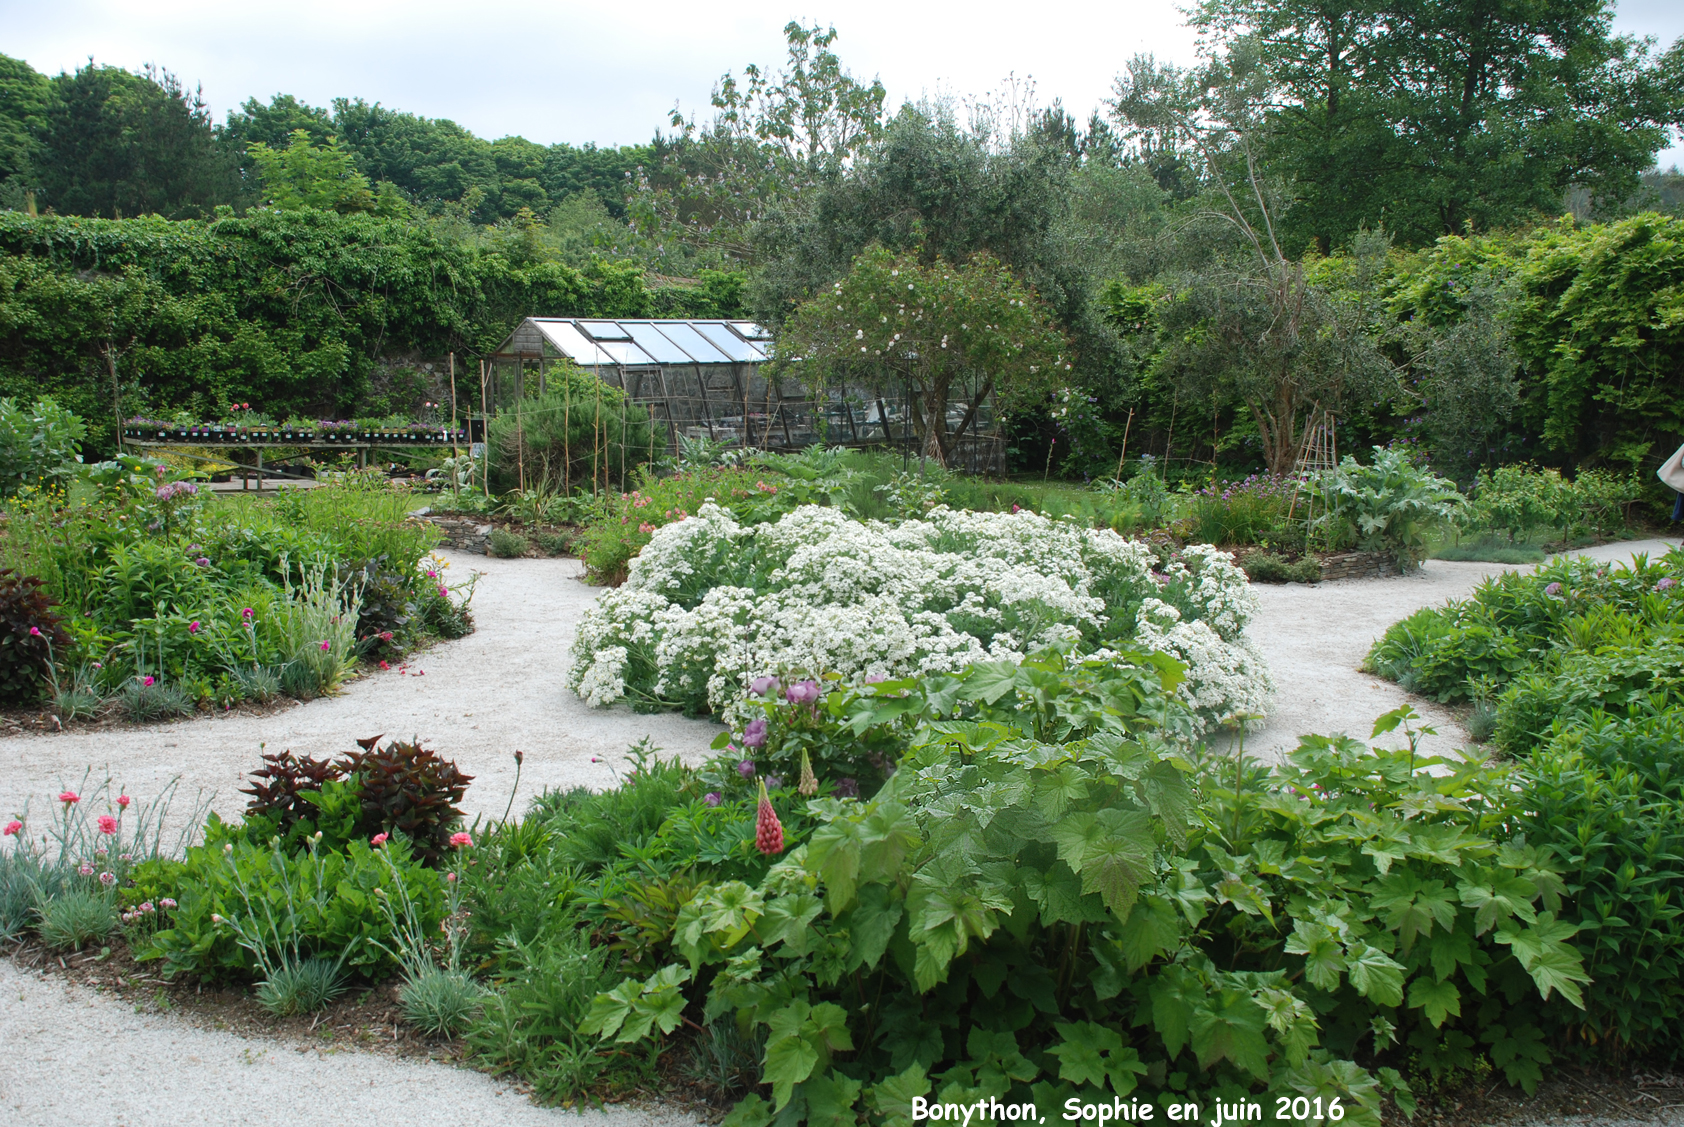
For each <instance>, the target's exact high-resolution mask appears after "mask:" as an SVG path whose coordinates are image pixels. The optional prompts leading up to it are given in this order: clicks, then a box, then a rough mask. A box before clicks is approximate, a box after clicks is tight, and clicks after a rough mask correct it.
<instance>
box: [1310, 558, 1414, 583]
mask: <svg viewBox="0 0 1684 1127" xmlns="http://www.w3.org/2000/svg"><path fill="white" fill-rule="evenodd" d="M1319 558H1320V559H1321V577H1322V581H1323V582H1324V583H1325V582H1327V581H1328V580H1330V579H1373V578H1379V577H1383V576H1387V575H1402V574H1403V570H1402V569H1401V568H1399V567H1398V565H1397V560H1396V558H1394V557H1392V556H1390V555H1387V554H1386V553H1385V552H1330V553H1328V554H1327V555H1325V556H1321V557H1319Z"/></svg>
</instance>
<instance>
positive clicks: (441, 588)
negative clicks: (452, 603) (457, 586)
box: [439, 587, 450, 599]
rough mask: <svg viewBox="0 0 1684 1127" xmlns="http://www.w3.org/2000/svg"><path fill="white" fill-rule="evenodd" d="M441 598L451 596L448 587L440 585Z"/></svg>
mask: <svg viewBox="0 0 1684 1127" xmlns="http://www.w3.org/2000/svg"><path fill="white" fill-rule="evenodd" d="M439 598H441V599H448V598H450V591H449V590H447V589H446V588H444V587H440V588H439Z"/></svg>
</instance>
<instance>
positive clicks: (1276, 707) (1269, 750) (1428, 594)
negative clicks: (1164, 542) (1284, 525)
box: [1245, 540, 1678, 759]
mask: <svg viewBox="0 0 1684 1127" xmlns="http://www.w3.org/2000/svg"><path fill="white" fill-rule="evenodd" d="M1677 545H1678V541H1677V540H1628V541H1624V542H1621V543H1615V544H1603V545H1600V546H1598V547H1595V548H1586V549H1583V550H1582V551H1578V552H1574V553H1572V554H1573V555H1583V556H1590V557H1592V558H1593V559H1598V560H1603V561H1605V562H1614V561H1620V562H1624V561H1628V560H1630V559H1631V557H1632V556H1633V555H1635V554H1637V553H1639V552H1646V553H1648V554H1649V555H1650V556H1651V557H1654V556H1659V555H1661V554H1663V553H1665V552H1666V551H1667V550H1668V549H1670V548H1673V547H1676V546H1677ZM1529 569H1530V565H1520V566H1510V565H1505V564H1490V563H1453V562H1450V561H1448V560H1428V561H1427V562H1426V563H1425V564H1424V565H1423V566H1422V568H1421V570H1420V571H1419V572H1417V573H1415V574H1414V575H1408V576H1404V577H1401V578H1398V577H1393V578H1389V579H1344V580H1339V581H1337V582H1333V583H1323V584H1320V585H1318V586H1315V587H1307V586H1305V585H1303V584H1301V583H1286V584H1280V585H1268V584H1258V585H1257V586H1256V587H1254V588H1253V590H1255V591H1256V592H1257V597H1258V599H1259V601H1260V602H1261V603H1262V613H1261V614H1260V615H1259V616H1258V617H1257V619H1256V620H1255V621H1253V622H1252V624H1251V627H1250V634H1251V636H1252V637H1253V638H1255V639H1256V640H1257V643H1258V645H1259V646H1260V647H1261V648H1262V650H1263V656H1264V657H1265V658H1266V659H1267V660H1268V663H1269V671H1270V672H1271V673H1272V674H1273V675H1274V679H1275V698H1274V700H1273V701H1272V702H1271V705H1270V709H1269V716H1268V719H1267V720H1266V721H1265V722H1264V727H1263V729H1262V731H1260V732H1252V733H1250V734H1248V735H1247V736H1246V745H1245V746H1246V752H1247V754H1253V753H1255V754H1257V755H1259V756H1260V757H1264V758H1269V759H1274V758H1278V757H1279V756H1281V755H1282V754H1283V753H1285V752H1287V751H1290V750H1292V749H1293V748H1294V747H1296V746H1298V737H1299V736H1300V735H1302V734H1305V733H1310V732H1314V733H1317V734H1320V735H1326V736H1331V735H1334V734H1336V733H1339V732H1345V733H1347V734H1348V735H1352V736H1355V737H1357V738H1358V739H1366V738H1367V737H1368V733H1369V732H1370V731H1371V730H1372V725H1373V722H1374V718H1375V717H1376V716H1379V715H1381V714H1382V713H1385V712H1390V711H1391V710H1392V709H1394V708H1397V707H1398V706H1399V705H1402V704H1405V703H1408V704H1413V705H1414V706H1415V711H1417V712H1419V713H1421V715H1422V716H1423V717H1424V718H1425V722H1426V723H1427V724H1430V725H1431V726H1433V727H1435V728H1437V729H1438V734H1437V735H1434V736H1427V737H1425V739H1424V740H1423V741H1422V745H1421V746H1422V750H1423V751H1425V752H1427V753H1429V754H1434V755H1446V754H1450V753H1453V752H1454V751H1455V750H1456V749H1458V748H1460V747H1463V746H1465V744H1466V742H1467V738H1468V734H1467V732H1466V731H1465V730H1464V729H1463V728H1462V725H1461V722H1460V721H1459V720H1458V719H1457V718H1456V716H1455V714H1454V713H1453V712H1452V711H1451V710H1450V709H1447V708H1443V707H1441V706H1439V705H1436V704H1434V703H1432V702H1431V701H1428V700H1424V699H1423V698H1421V697H1413V696H1410V695H1409V694H1408V693H1406V692H1404V691H1403V690H1402V689H1400V688H1398V686H1397V685H1395V684H1393V683H1392V682H1390V681H1385V680H1382V679H1381V678H1379V677H1375V676H1372V675H1370V674H1367V673H1363V672H1361V671H1360V670H1359V668H1358V667H1359V666H1360V665H1362V662H1363V659H1364V658H1365V657H1367V656H1368V650H1369V647H1370V646H1372V645H1373V644H1374V640H1375V639H1376V638H1378V637H1379V636H1380V635H1381V634H1383V633H1385V631H1386V628H1387V627H1388V626H1390V625H1391V624H1392V623H1394V622H1396V621H1398V620H1399V619H1401V618H1406V617H1408V616H1409V615H1410V614H1412V613H1414V612H1415V611H1417V610H1419V609H1421V608H1422V607H1426V606H1437V605H1440V604H1442V603H1444V602H1446V601H1448V600H1450V599H1462V598H1466V597H1467V596H1468V595H1470V594H1472V593H1473V590H1474V588H1475V587H1477V586H1478V585H1479V584H1480V582H1481V581H1482V580H1484V579H1485V578H1486V576H1489V575H1497V574H1501V573H1502V572H1505V571H1525V570H1529ZM1375 742H1376V743H1380V744H1387V745H1388V746H1395V747H1404V746H1407V741H1406V739H1405V738H1404V736H1403V733H1402V731H1401V730H1400V731H1398V732H1395V733H1393V734H1392V735H1391V736H1389V737H1383V738H1382V739H1380V740H1377V741H1375Z"/></svg>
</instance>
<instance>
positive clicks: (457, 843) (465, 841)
mask: <svg viewBox="0 0 1684 1127" xmlns="http://www.w3.org/2000/svg"><path fill="white" fill-rule="evenodd" d="M473 843H474V839H473V837H472V836H471V835H469V834H465V833H454V834H451V835H450V847H451V848H452V849H461V848H462V847H463V846H465V845H472V844H473Z"/></svg>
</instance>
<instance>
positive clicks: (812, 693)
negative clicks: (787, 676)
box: [784, 681, 819, 704]
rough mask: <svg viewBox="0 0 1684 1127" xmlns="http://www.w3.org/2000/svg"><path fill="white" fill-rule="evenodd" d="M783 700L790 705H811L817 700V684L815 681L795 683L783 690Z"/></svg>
mask: <svg viewBox="0 0 1684 1127" xmlns="http://www.w3.org/2000/svg"><path fill="white" fill-rule="evenodd" d="M784 699H785V700H787V701H789V703H790V704H812V703H813V702H814V701H816V700H818V699H819V683H818V682H817V681H797V682H796V683H795V684H793V685H791V686H790V687H789V688H787V689H785V690H784Z"/></svg>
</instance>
